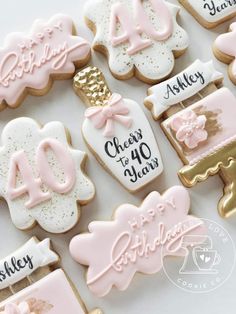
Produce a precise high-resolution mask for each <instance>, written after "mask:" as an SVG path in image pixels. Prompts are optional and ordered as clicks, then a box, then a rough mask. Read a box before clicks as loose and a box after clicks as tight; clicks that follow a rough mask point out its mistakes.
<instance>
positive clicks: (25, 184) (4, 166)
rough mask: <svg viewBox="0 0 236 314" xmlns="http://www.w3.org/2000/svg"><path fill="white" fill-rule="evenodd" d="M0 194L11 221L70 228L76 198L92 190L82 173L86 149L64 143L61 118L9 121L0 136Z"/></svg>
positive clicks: (75, 215)
mask: <svg viewBox="0 0 236 314" xmlns="http://www.w3.org/2000/svg"><path fill="white" fill-rule="evenodd" d="M1 140H2V143H1V144H2V146H1V147H0V195H1V196H2V197H3V198H5V199H6V201H7V203H8V206H9V210H10V214H11V218H12V221H13V223H14V224H15V226H16V227H17V228H19V229H22V230H26V229H29V228H31V227H33V226H34V224H35V223H38V224H39V225H40V226H41V227H42V228H43V229H45V230H46V231H49V232H52V233H63V232H66V231H68V230H70V229H71V228H72V227H73V226H74V225H75V224H76V223H77V221H78V219H79V216H80V209H79V208H78V204H81V205H82V204H85V203H87V202H88V201H89V200H91V199H92V198H93V196H94V186H93V184H92V182H91V181H90V180H89V179H88V178H87V176H86V175H85V174H84V173H83V166H84V162H85V157H86V155H85V153H84V152H81V151H78V150H74V149H73V148H72V147H71V146H70V144H69V133H68V131H66V129H65V128H64V126H63V124H62V123H60V122H50V123H48V124H46V125H45V126H44V127H40V126H39V124H38V123H37V122H36V121H34V120H32V119H30V118H18V119H15V120H12V121H11V122H9V123H8V124H7V125H6V126H5V128H4V130H3V132H2V136H1Z"/></svg>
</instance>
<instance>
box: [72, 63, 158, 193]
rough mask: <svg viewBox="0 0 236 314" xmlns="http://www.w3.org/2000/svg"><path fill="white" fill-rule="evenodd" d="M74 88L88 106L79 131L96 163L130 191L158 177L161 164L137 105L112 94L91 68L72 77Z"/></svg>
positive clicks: (151, 136)
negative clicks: (98, 162) (95, 158)
mask: <svg viewBox="0 0 236 314" xmlns="http://www.w3.org/2000/svg"><path fill="white" fill-rule="evenodd" d="M74 89H75V91H76V93H77V94H78V95H80V96H81V97H82V99H83V100H84V101H85V103H86V104H87V105H88V106H89V108H88V109H87V110H86V111H85V121H84V123H83V126H82V133H83V136H84V139H85V142H86V143H87V145H88V146H89V148H90V149H91V151H92V152H93V153H94V154H95V156H96V157H97V159H98V160H99V161H100V163H101V164H102V165H103V166H104V167H105V168H106V169H107V170H108V171H109V172H110V173H111V174H112V175H113V176H114V177H115V178H116V179H117V180H118V181H119V182H120V183H121V184H122V185H123V186H124V187H125V188H127V189H128V190H129V191H131V192H135V191H137V190H139V189H141V188H142V187H143V186H145V185H146V184H148V183H149V182H151V181H152V180H154V179H155V178H156V177H158V176H159V175H160V174H161V173H162V171H163V164H162V160H161V156H160V152H159V149H158V146H157V143H156V140H155V137H154V135H153V132H152V129H151V126H150V124H149V122H148V119H147V118H146V116H145V114H144V112H143V110H142V109H141V107H140V105H139V104H137V103H136V102H134V101H133V100H130V99H124V98H123V97H122V96H121V95H120V94H118V93H112V92H111V91H110V90H109V88H108V86H107V84H106V82H105V79H104V76H103V74H102V73H101V71H100V70H99V69H98V68H95V67H88V68H86V69H84V70H82V71H80V72H79V73H78V74H77V75H76V76H75V78H74Z"/></svg>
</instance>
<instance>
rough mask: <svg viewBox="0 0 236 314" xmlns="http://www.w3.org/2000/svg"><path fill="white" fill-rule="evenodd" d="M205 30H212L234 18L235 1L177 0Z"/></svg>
mask: <svg viewBox="0 0 236 314" xmlns="http://www.w3.org/2000/svg"><path fill="white" fill-rule="evenodd" d="M179 2H180V3H182V5H183V6H184V7H185V8H186V9H187V10H188V11H189V12H190V13H191V14H192V15H193V16H194V17H195V19H196V20H197V21H198V22H199V23H200V24H202V25H203V26H204V27H206V28H213V27H216V26H217V25H219V24H221V23H222V22H224V21H226V20H228V19H230V18H232V17H234V16H236V0H179Z"/></svg>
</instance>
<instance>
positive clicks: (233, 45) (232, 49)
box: [213, 2, 236, 85]
mask: <svg viewBox="0 0 236 314" xmlns="http://www.w3.org/2000/svg"><path fill="white" fill-rule="evenodd" d="M235 11H236V2H235ZM213 51H214V54H215V56H216V57H217V58H218V59H219V60H220V61H222V62H224V63H227V64H229V76H230V79H231V81H232V82H233V83H234V84H235V85H236V60H235V58H236V22H234V23H232V24H231V25H230V28H229V32H228V33H226V34H222V35H219V36H218V37H217V39H216V41H215V43H214V46H213Z"/></svg>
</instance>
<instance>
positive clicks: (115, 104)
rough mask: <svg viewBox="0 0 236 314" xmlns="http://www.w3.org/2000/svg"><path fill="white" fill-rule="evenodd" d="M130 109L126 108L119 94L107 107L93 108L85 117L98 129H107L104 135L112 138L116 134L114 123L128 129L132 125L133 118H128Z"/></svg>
mask: <svg viewBox="0 0 236 314" xmlns="http://www.w3.org/2000/svg"><path fill="white" fill-rule="evenodd" d="M128 114H129V109H128V108H127V107H126V106H125V104H124V101H123V98H122V96H121V95H119V94H116V93H115V94H112V96H111V97H110V99H109V100H108V105H107V106H104V107H103V106H98V107H91V108H88V109H87V110H86V111H85V117H86V118H88V119H90V120H91V121H92V123H93V124H94V127H95V128H96V129H101V128H103V127H105V130H104V132H103V135H104V136H105V137H112V136H114V134H115V128H114V121H116V122H118V123H120V124H122V125H123V126H125V127H126V128H127V129H129V128H130V127H131V125H132V122H133V120H132V118H130V117H126V115H128Z"/></svg>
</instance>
